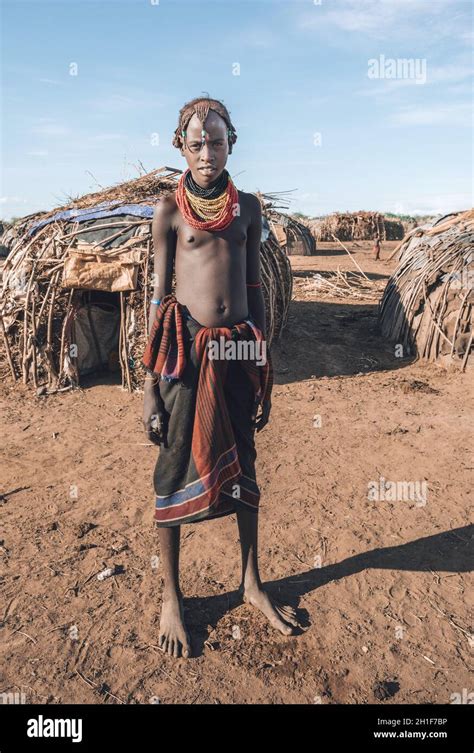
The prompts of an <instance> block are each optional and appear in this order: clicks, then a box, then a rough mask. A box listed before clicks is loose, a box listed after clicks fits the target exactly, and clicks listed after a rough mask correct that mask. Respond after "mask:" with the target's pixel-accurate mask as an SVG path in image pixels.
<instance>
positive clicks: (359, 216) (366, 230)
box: [308, 211, 404, 241]
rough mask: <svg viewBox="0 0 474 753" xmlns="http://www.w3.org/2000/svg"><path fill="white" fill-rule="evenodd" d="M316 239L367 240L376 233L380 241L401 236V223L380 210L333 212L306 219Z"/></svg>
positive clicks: (396, 238)
mask: <svg viewBox="0 0 474 753" xmlns="http://www.w3.org/2000/svg"><path fill="white" fill-rule="evenodd" d="M308 225H309V227H310V228H311V232H312V234H313V235H314V237H315V238H316V241H333V240H334V239H335V238H337V239H339V240H340V241H368V240H373V239H374V237H375V235H376V234H378V236H379V238H380V240H381V241H389V240H400V239H401V238H403V235H404V230H403V225H402V223H401V222H399V221H398V220H395V219H393V218H387V217H384V215H383V214H381V213H380V212H362V211H361V212H335V213H334V214H328V215H326V216H325V217H316V218H313V219H310V220H308Z"/></svg>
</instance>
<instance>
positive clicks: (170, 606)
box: [158, 595, 191, 659]
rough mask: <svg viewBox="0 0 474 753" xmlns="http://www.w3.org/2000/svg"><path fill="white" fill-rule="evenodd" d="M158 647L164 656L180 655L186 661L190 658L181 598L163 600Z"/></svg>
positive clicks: (171, 597)
mask: <svg viewBox="0 0 474 753" xmlns="http://www.w3.org/2000/svg"><path fill="white" fill-rule="evenodd" d="M158 646H159V647H160V648H161V650H162V651H164V652H165V654H169V655H170V656H175V657H176V658H178V657H179V656H180V653H181V655H182V656H184V657H185V658H186V659H187V658H188V657H189V656H191V641H190V639H189V633H188V631H187V630H186V626H185V623H184V612H183V598H182V596H177V595H174V596H170V597H164V598H163V606H162V608H161V619H160V634H159V639H158Z"/></svg>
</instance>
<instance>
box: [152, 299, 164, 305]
mask: <svg viewBox="0 0 474 753" xmlns="http://www.w3.org/2000/svg"><path fill="white" fill-rule="evenodd" d="M150 303H156V305H158V304H159V303H161V299H160V298H152V299H151V301H150Z"/></svg>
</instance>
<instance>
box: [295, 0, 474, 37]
mask: <svg viewBox="0 0 474 753" xmlns="http://www.w3.org/2000/svg"><path fill="white" fill-rule="evenodd" d="M464 8H465V9H466V11H467V12H466V14H463V13H455V12H454V11H455V9H464ZM468 9H469V5H468V2H467V0H466V2H463V1H462V0H337V2H335V3H331V4H330V3H328V2H327V1H325V0H323V1H322V3H321V5H315V6H314V7H313V8H312V10H311V11H304V12H303V13H301V14H300V15H299V16H297V19H296V23H297V26H298V27H299V28H301V29H311V30H314V31H324V32H326V31H327V28H328V27H333V28H335V29H339V30H340V31H342V32H354V33H357V34H360V35H365V36H368V37H373V38H376V39H377V38H378V39H388V40H393V38H394V37H397V38H398V37H400V36H406V35H409V36H410V37H413V36H419V37H420V38H426V34H427V32H428V33H429V34H431V35H433V34H435V33H440V34H442V35H443V36H444V35H450V36H451V35H456V36H457V38H458V39H459V41H460V42H464V43H467V42H468V41H469V39H468V36H467V33H466V31H465V26H466V23H469V16H468ZM423 20H424V23H420V21H423Z"/></svg>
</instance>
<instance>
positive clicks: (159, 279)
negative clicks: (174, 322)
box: [143, 197, 176, 444]
mask: <svg viewBox="0 0 474 753" xmlns="http://www.w3.org/2000/svg"><path fill="white" fill-rule="evenodd" d="M175 211H176V204H175V201H174V198H173V197H164V198H162V199H161V200H160V201H159V202H158V204H157V205H156V207H155V211H154V214H153V222H152V228H151V230H152V237H153V250H154V267H153V280H152V282H153V299H159V300H162V299H163V298H164V296H165V295H168V294H169V293H171V281H172V278H173V265H174V258H175V252H176V230H175V227H174V216H175ZM157 308H158V305H157V304H155V303H150V310H149V316H148V336H150V334H151V329H152V326H153V322H154V320H155V316H156V311H157ZM155 380H156V377H151V376H149V375H146V376H145V384H144V401H143V424H144V427H145V432H146V434H147V436H148V439H149V440H150V441H151V442H153V444H161V442H163V441H165V438H166V419H167V416H166V411H165V408H164V405H163V401H162V399H161V395H160V386H159V385H160V383H159V381H155ZM152 422H155V423H156V422H158V423H157V425H158V429H156V428H155V429H153V426H152Z"/></svg>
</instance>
